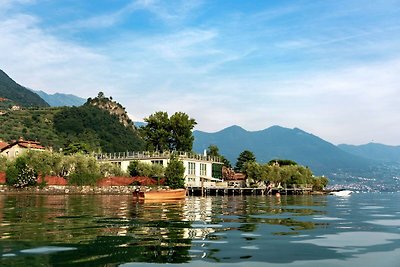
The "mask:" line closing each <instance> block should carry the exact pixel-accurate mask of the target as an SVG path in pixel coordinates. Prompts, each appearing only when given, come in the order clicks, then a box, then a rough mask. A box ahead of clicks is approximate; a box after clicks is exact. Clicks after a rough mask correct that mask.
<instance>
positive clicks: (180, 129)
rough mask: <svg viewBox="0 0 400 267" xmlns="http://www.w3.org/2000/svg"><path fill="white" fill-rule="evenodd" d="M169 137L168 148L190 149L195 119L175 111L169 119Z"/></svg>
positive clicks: (177, 149)
mask: <svg viewBox="0 0 400 267" xmlns="http://www.w3.org/2000/svg"><path fill="white" fill-rule="evenodd" d="M169 123H170V129H171V138H170V144H169V149H170V150H172V151H173V150H176V151H192V147H193V141H194V137H193V134H192V131H193V128H194V126H195V125H196V124H197V123H196V121H195V120H194V119H192V118H189V116H188V115H187V114H186V113H183V112H175V114H174V115H172V116H171V118H170V119H169Z"/></svg>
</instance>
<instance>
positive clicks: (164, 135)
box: [141, 111, 196, 151]
mask: <svg viewBox="0 0 400 267" xmlns="http://www.w3.org/2000/svg"><path fill="white" fill-rule="evenodd" d="M144 121H145V122H146V123H147V124H146V126H143V127H142V128H141V133H142V136H143V138H144V140H145V141H146V148H147V149H148V150H158V151H164V150H177V151H191V150H192V147H193V141H194V137H193V134H192V130H193V128H194V126H195V125H196V121H195V120H194V119H192V118H189V116H188V115H187V114H185V113H183V112H176V113H175V114H174V115H172V116H171V117H170V118H169V117H168V113H167V112H162V111H159V112H156V113H154V114H152V115H150V116H149V117H148V118H145V119H144Z"/></svg>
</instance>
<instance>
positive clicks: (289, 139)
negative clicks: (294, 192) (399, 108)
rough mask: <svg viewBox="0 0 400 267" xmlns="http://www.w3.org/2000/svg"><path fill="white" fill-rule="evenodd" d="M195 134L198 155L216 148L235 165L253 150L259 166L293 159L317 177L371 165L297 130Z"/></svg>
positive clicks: (233, 128) (276, 128)
mask: <svg viewBox="0 0 400 267" xmlns="http://www.w3.org/2000/svg"><path fill="white" fill-rule="evenodd" d="M193 134H194V137H195V142H194V150H195V151H196V152H202V151H204V149H207V148H208V146H209V145H211V144H213V145H216V146H218V148H219V149H220V152H221V154H223V155H224V156H225V157H226V158H227V159H228V160H229V161H231V162H232V163H235V162H236V158H237V157H238V156H239V154H240V153H241V152H242V151H244V150H250V151H252V152H253V153H254V154H255V156H256V158H257V161H258V162H268V161H270V160H272V159H291V160H294V161H296V162H298V163H299V164H302V165H305V166H309V167H310V168H311V169H312V170H314V172H316V173H317V174H326V173H328V172H332V171H335V170H338V169H341V170H348V171H354V170H358V169H365V168H368V167H369V166H370V165H371V164H372V161H371V160H369V159H367V158H362V157H360V156H357V155H354V154H351V153H348V152H346V151H344V150H342V149H340V148H339V147H337V146H335V145H333V144H331V143H329V142H327V141H325V140H323V139H321V138H319V137H317V136H315V135H312V134H310V133H307V132H305V131H302V130H300V129H298V128H294V129H289V128H284V127H280V126H272V127H270V128H267V129H264V130H261V131H246V130H245V129H243V128H241V127H239V126H236V125H235V126H231V127H228V128H226V129H223V130H221V131H219V132H216V133H206V132H202V131H194V133H193Z"/></svg>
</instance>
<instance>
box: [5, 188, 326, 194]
mask: <svg viewBox="0 0 400 267" xmlns="http://www.w3.org/2000/svg"><path fill="white" fill-rule="evenodd" d="M136 188H137V186H131V185H130V186H123V185H111V186H87V185H86V186H76V185H47V186H44V187H40V186H33V187H25V188H15V187H12V186H8V185H0V194H4V195H12V194H37V195H131V194H132V193H133V192H134V191H135V189H136ZM141 188H149V189H150V188H152V187H146V186H141ZM328 193H329V192H328V191H312V192H310V193H309V194H304V195H315V196H317V195H319V196H320V195H327V194H328ZM282 195H285V194H282ZM289 195H290V194H289ZM271 196H274V195H273V194H272V195H271Z"/></svg>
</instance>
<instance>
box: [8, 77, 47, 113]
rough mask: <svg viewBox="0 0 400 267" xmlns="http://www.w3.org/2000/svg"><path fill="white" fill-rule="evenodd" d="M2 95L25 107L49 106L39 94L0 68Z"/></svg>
mask: <svg viewBox="0 0 400 267" xmlns="http://www.w3.org/2000/svg"><path fill="white" fill-rule="evenodd" d="M0 97H2V98H7V99H9V100H12V101H14V102H16V103H17V104H18V105H20V106H23V107H48V106H49V104H48V103H46V101H44V100H43V99H42V98H41V97H40V96H39V95H37V94H36V93H34V92H32V91H30V90H28V89H27V88H25V87H23V86H21V85H19V84H18V83H16V82H15V81H14V80H13V79H11V78H10V77H9V76H8V75H7V74H6V73H5V72H4V71H2V70H0Z"/></svg>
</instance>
